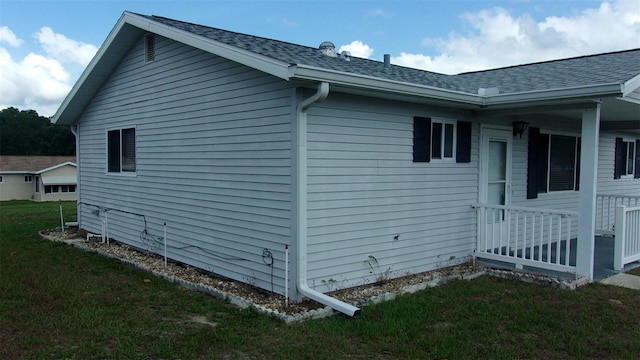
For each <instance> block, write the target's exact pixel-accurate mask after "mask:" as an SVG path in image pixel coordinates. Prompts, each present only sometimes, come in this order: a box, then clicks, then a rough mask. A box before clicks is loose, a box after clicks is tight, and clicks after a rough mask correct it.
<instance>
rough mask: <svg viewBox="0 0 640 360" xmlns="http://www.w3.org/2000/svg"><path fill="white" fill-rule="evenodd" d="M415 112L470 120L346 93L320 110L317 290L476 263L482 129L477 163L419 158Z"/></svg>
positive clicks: (312, 182)
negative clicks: (472, 259) (472, 260)
mask: <svg viewBox="0 0 640 360" xmlns="http://www.w3.org/2000/svg"><path fill="white" fill-rule="evenodd" d="M414 116H424V117H429V116H433V117H443V118H449V119H457V120H464V121H469V119H468V118H465V117H464V116H462V115H460V114H454V113H447V112H445V111H443V110H437V109H433V108H427V107H419V106H416V105H411V104H401V103H397V102H382V101H376V103H375V104H374V103H372V102H371V101H367V100H366V99H363V98H358V97H348V96H344V95H340V94H337V95H336V94H333V95H330V96H329V99H328V100H327V101H325V102H323V103H321V104H318V105H316V106H315V107H313V108H312V109H311V110H310V112H309V117H308V119H309V120H308V121H309V124H308V268H309V273H308V279H309V284H310V286H312V287H315V288H316V289H318V290H319V291H328V290H335V289H338V288H344V287H349V286H354V285H360V284H363V283H370V282H374V281H376V280H378V279H379V278H381V277H398V276H403V275H407V274H412V273H419V272H423V271H428V270H432V269H435V268H439V267H444V266H448V265H452V264H457V263H460V262H462V261H465V260H468V258H469V256H470V255H471V253H472V250H473V247H474V242H475V217H474V212H473V210H472V209H471V207H470V204H471V203H473V202H475V201H477V198H478V193H477V191H478V176H477V169H478V162H477V159H478V151H477V148H478V144H477V127H476V125H474V128H473V143H472V149H473V150H472V161H471V162H470V163H455V162H438V161H432V162H430V163H414V162H413V159H412V146H413V117H414ZM396 235H398V236H399V239H398V240H394V237H395V236H396ZM370 256H371V257H370ZM374 258H375V260H373V259H374ZM367 261H368V262H367ZM370 265H371V266H370Z"/></svg>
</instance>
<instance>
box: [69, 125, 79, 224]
mask: <svg viewBox="0 0 640 360" xmlns="http://www.w3.org/2000/svg"><path fill="white" fill-rule="evenodd" d="M70 128H71V133H72V134H73V136H75V138H76V220H77V221H78V229H82V223H81V222H80V204H81V200H80V161H78V159H79V158H80V152H79V150H80V133H79V131H78V130H80V124H78V123H77V122H76V123H75V125H71V126H70Z"/></svg>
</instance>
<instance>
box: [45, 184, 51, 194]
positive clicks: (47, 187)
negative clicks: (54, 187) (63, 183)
mask: <svg viewBox="0 0 640 360" xmlns="http://www.w3.org/2000/svg"><path fill="white" fill-rule="evenodd" d="M44 193H45V194H51V185H45V186H44Z"/></svg>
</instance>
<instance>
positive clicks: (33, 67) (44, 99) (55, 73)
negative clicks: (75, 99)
mask: <svg viewBox="0 0 640 360" xmlns="http://www.w3.org/2000/svg"><path fill="white" fill-rule="evenodd" d="M36 38H37V39H38V40H39V41H40V44H41V46H42V48H43V50H44V53H43V54H37V53H34V52H31V53H29V54H28V55H27V56H25V57H24V58H23V59H14V58H13V57H12V56H11V53H10V52H9V50H8V49H7V48H4V47H0V84H2V86H0V108H2V109H4V108H7V107H9V106H13V107H17V108H20V109H23V110H26V109H32V110H36V111H37V112H38V114H40V115H43V116H51V115H53V114H54V113H55V111H56V110H57V109H58V106H59V105H60V103H61V102H62V100H63V99H64V97H65V96H66V95H67V93H68V92H69V90H71V87H72V86H73V82H74V81H75V78H74V77H73V76H72V75H71V72H70V69H76V68H78V67H83V66H85V65H86V64H88V63H89V61H90V60H91V58H92V57H93V55H94V54H95V52H96V51H97V48H96V47H95V46H93V45H90V44H84V43H80V42H78V41H75V40H71V39H68V38H67V37H65V36H64V35H61V34H56V33H55V32H53V30H52V29H50V28H47V27H43V28H42V29H40V32H38V33H37V34H36ZM12 39H15V40H12ZM0 40H2V41H5V42H7V43H9V45H12V44H14V45H15V44H17V46H19V45H21V44H22V42H21V40H17V37H16V36H15V35H14V34H13V32H12V31H11V30H10V29H8V28H6V27H3V28H0Z"/></svg>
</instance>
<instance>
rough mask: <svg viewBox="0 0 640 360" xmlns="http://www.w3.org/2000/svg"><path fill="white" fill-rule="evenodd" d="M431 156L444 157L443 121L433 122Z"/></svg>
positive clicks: (435, 157) (434, 157)
mask: <svg viewBox="0 0 640 360" xmlns="http://www.w3.org/2000/svg"><path fill="white" fill-rule="evenodd" d="M431 158H432V159H442V123H437V122H434V123H433V127H432V130H431Z"/></svg>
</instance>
